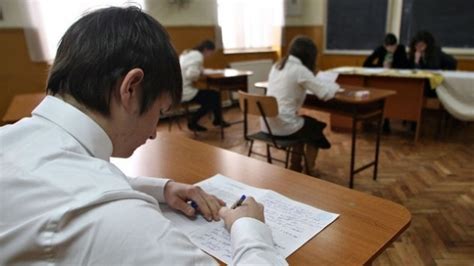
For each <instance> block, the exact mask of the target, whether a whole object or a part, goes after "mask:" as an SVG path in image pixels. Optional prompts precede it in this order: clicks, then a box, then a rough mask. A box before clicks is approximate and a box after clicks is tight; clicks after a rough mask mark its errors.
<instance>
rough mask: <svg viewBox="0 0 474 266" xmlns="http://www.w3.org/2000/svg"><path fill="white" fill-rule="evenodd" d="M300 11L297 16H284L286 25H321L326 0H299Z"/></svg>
mask: <svg viewBox="0 0 474 266" xmlns="http://www.w3.org/2000/svg"><path fill="white" fill-rule="evenodd" d="M301 1H302V8H301V9H302V12H301V15H298V16H287V17H285V24H286V25H288V26H315V25H323V23H324V21H325V19H324V16H325V13H326V0H301ZM355 1H356V0H355Z"/></svg>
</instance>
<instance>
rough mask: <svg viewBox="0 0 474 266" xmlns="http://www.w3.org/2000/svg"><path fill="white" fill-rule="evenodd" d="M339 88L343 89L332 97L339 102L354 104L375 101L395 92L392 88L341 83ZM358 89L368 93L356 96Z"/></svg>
mask: <svg viewBox="0 0 474 266" xmlns="http://www.w3.org/2000/svg"><path fill="white" fill-rule="evenodd" d="M341 88H342V89H344V91H342V92H338V93H336V95H335V96H334V99H335V100H337V101H340V102H347V103H354V104H365V103H370V102H375V101H378V100H380V99H384V98H387V97H389V96H392V95H395V94H396V92H395V91H392V90H382V89H374V88H367V87H358V86H347V85H343V86H341ZM358 91H359V92H360V91H367V92H368V93H369V94H368V95H366V96H357V94H356V93H357V92H358Z"/></svg>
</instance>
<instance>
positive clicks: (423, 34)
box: [409, 30, 436, 62]
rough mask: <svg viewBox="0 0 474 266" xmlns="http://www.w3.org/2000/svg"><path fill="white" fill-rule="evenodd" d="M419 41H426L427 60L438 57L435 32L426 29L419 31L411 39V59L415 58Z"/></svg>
mask: <svg viewBox="0 0 474 266" xmlns="http://www.w3.org/2000/svg"><path fill="white" fill-rule="evenodd" d="M419 42H424V43H426V49H425V60H426V61H427V62H429V61H431V60H435V58H434V57H436V54H435V52H436V41H435V38H434V37H433V34H431V33H430V32H428V31H425V30H422V31H419V32H418V33H417V34H416V35H415V36H414V37H413V39H412V40H411V43H410V54H409V57H410V59H411V60H413V58H415V52H416V49H415V46H416V44H417V43H419Z"/></svg>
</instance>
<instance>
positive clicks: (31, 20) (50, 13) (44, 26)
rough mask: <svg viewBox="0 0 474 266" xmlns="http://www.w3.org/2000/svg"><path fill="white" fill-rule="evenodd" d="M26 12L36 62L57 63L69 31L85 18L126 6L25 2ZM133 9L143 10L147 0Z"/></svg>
mask: <svg viewBox="0 0 474 266" xmlns="http://www.w3.org/2000/svg"><path fill="white" fill-rule="evenodd" d="M23 1H24V2H23V4H24V7H25V11H26V16H25V18H26V20H27V21H25V23H24V24H25V28H26V30H25V33H26V40H27V42H28V49H29V52H30V57H31V58H32V60H33V61H37V62H38V61H40V62H41V61H43V62H44V61H47V62H51V61H53V60H54V57H55V55H56V50H57V47H58V45H59V41H60V39H61V37H62V36H63V34H64V33H65V32H66V30H67V29H68V28H69V26H71V25H72V24H73V23H74V22H75V21H76V20H78V19H79V18H80V17H81V16H82V15H83V14H85V13H87V12H90V11H92V10H95V9H98V8H103V7H108V6H124V5H127V4H128V1H125V0H68V1H65V0H47V1H46V0H23ZM130 5H137V6H141V7H142V8H143V9H144V8H145V6H144V0H141V1H138V0H134V1H133V2H130Z"/></svg>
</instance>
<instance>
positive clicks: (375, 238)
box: [112, 133, 411, 265]
mask: <svg viewBox="0 0 474 266" xmlns="http://www.w3.org/2000/svg"><path fill="white" fill-rule="evenodd" d="M112 162H113V163H115V164H116V165H117V166H118V167H119V168H120V169H121V170H122V171H124V172H125V173H126V174H127V175H130V176H137V175H145V176H158V177H167V178H172V179H174V180H176V181H179V182H185V183H191V184H192V183H197V182H199V181H201V180H204V179H206V178H208V177H211V176H213V175H215V174H217V173H221V174H223V175H225V176H228V177H230V178H233V179H235V180H238V181H240V182H243V183H246V184H248V185H252V186H255V187H259V188H266V189H271V190H274V191H276V192H278V193H281V194H283V195H285V196H287V197H289V198H291V199H293V200H296V201H300V202H303V203H306V204H309V205H311V206H314V207H317V208H320V209H323V210H326V211H329V212H334V213H339V214H340V216H339V218H338V219H337V220H336V221H335V222H334V223H332V224H331V225H329V226H328V227H327V228H326V229H324V230H323V231H322V232H321V233H319V234H318V235H316V236H315V237H314V238H313V239H311V240H310V241H309V242H307V243H306V244H305V245H303V246H302V247H301V248H300V249H298V250H297V251H296V252H295V253H293V254H292V255H291V256H290V257H288V262H289V263H290V265H315V264H342V265H347V264H365V263H368V262H370V261H371V260H373V259H374V258H375V257H376V256H377V255H378V254H379V253H381V252H382V251H383V250H384V248H385V247H386V246H387V245H389V244H390V243H391V242H392V241H393V240H395V239H396V238H397V237H398V235H400V234H401V233H402V232H403V231H404V230H405V229H406V228H407V227H408V225H409V224H410V220H411V215H410V213H409V212H408V210H407V209H406V208H404V207H403V206H401V205H399V204H396V203H393V202H391V201H388V200H384V199H381V198H377V197H374V196H371V195H368V194H364V193H361V192H358V191H356V190H351V189H348V188H345V187H342V186H339V185H335V184H332V183H329V182H326V181H323V180H320V179H317V178H314V177H310V176H306V175H303V174H301V173H297V172H293V171H290V170H287V169H284V168H283V167H281V166H276V165H271V164H268V163H266V162H262V161H259V160H256V159H253V158H249V157H246V156H243V155H240V154H237V153H234V152H231V151H227V150H224V149H221V148H217V147H213V146H210V145H208V144H204V143H200V142H197V141H195V140H192V139H187V138H185V137H181V136H176V135H172V134H169V133H158V135H157V138H156V139H155V140H149V141H148V142H147V143H146V144H145V145H143V146H142V147H140V148H139V149H137V150H136V151H135V153H134V154H133V156H132V157H131V158H128V159H115V158H114V159H112Z"/></svg>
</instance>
